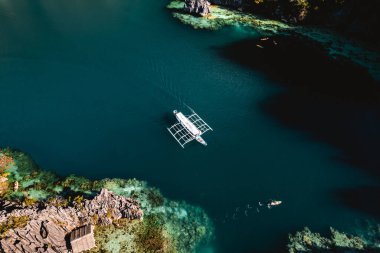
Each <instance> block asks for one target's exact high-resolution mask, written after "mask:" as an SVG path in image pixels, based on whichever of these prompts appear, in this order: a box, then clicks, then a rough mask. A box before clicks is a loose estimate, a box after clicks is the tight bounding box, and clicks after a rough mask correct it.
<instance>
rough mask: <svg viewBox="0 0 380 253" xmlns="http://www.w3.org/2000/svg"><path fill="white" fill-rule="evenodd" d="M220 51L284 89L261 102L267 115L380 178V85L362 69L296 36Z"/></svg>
mask: <svg viewBox="0 0 380 253" xmlns="http://www.w3.org/2000/svg"><path fill="white" fill-rule="evenodd" d="M217 50H218V52H219V54H220V55H221V56H222V57H225V58H227V59H229V60H232V61H234V62H236V63H238V64H240V65H242V66H245V67H248V68H250V69H252V70H255V71H261V72H262V73H264V74H265V75H266V76H267V77H268V78H269V79H271V80H272V81H273V82H274V83H276V84H277V85H279V86H280V87H281V88H282V89H281V91H280V92H278V93H276V94H274V95H272V96H270V97H269V98H267V99H266V100H265V101H262V102H261V104H260V106H261V108H262V110H263V111H264V112H265V113H267V114H269V115H270V116H271V117H273V118H274V119H276V120H277V121H279V122H280V123H282V124H283V125H284V126H286V127H288V128H290V129H294V130H297V131H301V132H304V133H306V134H307V136H310V138H312V139H313V140H316V141H319V142H322V143H326V144H328V145H331V146H332V147H334V148H337V149H338V150H340V151H341V152H340V154H341V155H340V156H339V157H334V159H337V160H339V161H341V162H344V163H347V164H349V165H352V166H354V167H357V168H360V169H362V170H365V171H366V172H367V173H369V174H370V175H372V176H375V177H376V178H377V179H379V180H380V170H379V168H380V158H379V153H378V151H379V148H378V147H379V143H380V131H379V129H380V82H379V81H377V80H375V79H374V78H373V77H372V76H371V75H370V74H369V73H368V71H367V70H366V69H365V68H364V67H361V66H359V65H357V64H354V63H353V62H352V61H350V60H349V59H347V58H342V57H340V58H333V57H331V56H329V55H328V51H327V50H326V49H325V48H324V47H322V46H321V45H320V44H318V43H316V42H314V41H311V40H309V39H305V38H303V37H300V36H296V35H294V36H274V37H271V38H268V39H265V40H260V39H250V40H243V41H238V42H235V43H233V44H230V45H227V46H225V47H223V48H218V49H217ZM352 191H354V192H357V191H356V190H355V189H353V190H352ZM352 191H350V192H352ZM360 191H361V190H360V189H359V192H360ZM376 192H377V193H378V192H379V190H377V191H376ZM338 195H339V198H338V199H339V200H341V201H343V202H344V203H346V204H349V205H350V206H352V207H356V208H359V209H360V208H361V206H359V205H355V204H354V203H347V201H345V200H344V199H345V197H344V196H346V194H345V193H339V194H338ZM352 201H355V200H352ZM379 210H380V209H379V208H378V209H377V211H379ZM362 211H366V210H362ZM367 211H368V210H367Z"/></svg>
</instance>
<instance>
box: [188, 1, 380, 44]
mask: <svg viewBox="0 0 380 253" xmlns="http://www.w3.org/2000/svg"><path fill="white" fill-rule="evenodd" d="M209 1H210V3H211V4H215V5H222V6H226V7H230V8H233V9H238V10H240V11H243V12H245V13H252V14H255V15H260V16H262V17H265V18H270V19H275V20H279V21H282V22H285V23H289V24H301V25H313V26H318V27H326V28H330V29H333V30H335V31H339V32H341V33H344V34H347V35H349V36H351V37H356V38H359V39H361V40H365V41H366V42H367V43H368V42H369V43H372V44H374V45H376V43H377V42H379V38H380V32H379V29H378V27H379V25H380V16H379V15H378V14H379V12H380V2H379V1H372V0H365V1H362V0H332V1H321V0H209ZM193 2H196V4H197V5H202V3H204V2H207V1H206V0H193ZM192 13H194V11H193V12H192Z"/></svg>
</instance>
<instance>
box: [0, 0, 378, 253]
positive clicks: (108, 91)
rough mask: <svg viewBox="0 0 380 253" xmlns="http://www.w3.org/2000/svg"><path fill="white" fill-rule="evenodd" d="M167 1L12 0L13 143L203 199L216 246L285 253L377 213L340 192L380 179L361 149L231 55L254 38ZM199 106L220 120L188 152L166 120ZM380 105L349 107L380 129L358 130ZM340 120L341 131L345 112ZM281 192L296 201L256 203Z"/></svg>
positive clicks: (100, 173)
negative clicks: (360, 156)
mask: <svg viewBox="0 0 380 253" xmlns="http://www.w3.org/2000/svg"><path fill="white" fill-rule="evenodd" d="M166 4H167V2H165V1H163V2H160V1H153V0H144V1H136V0H127V1H125V0H103V1H100V0H81V1H59V0H53V1H52V0H41V1H32V0H30V1H27V0H0V89H1V93H0V97H1V99H0V111H1V121H0V122H1V124H0V145H1V146H11V147H16V148H18V149H21V150H23V151H26V152H28V153H30V154H31V155H32V156H33V157H34V158H35V160H36V161H37V162H38V163H39V164H40V165H41V166H42V167H44V168H46V169H52V170H54V171H56V172H57V173H59V174H61V175H67V174H70V173H76V174H79V175H83V176H87V177H91V178H101V177H123V178H130V177H136V178H139V179H143V180H147V181H148V182H149V183H150V184H151V185H154V186H156V187H158V188H160V189H161V190H162V191H163V193H164V194H165V195H166V196H168V197H170V198H173V199H183V200H185V201H187V202H189V203H192V204H196V205H200V206H202V207H203V208H204V209H205V210H206V211H207V212H208V214H209V215H210V217H211V218H212V219H213V221H214V224H215V228H216V231H215V240H214V242H213V243H212V245H209V246H208V247H209V250H210V251H214V252H269V251H275V252H278V250H279V249H283V248H284V245H285V242H286V237H287V234H288V233H289V232H294V231H295V230H297V229H300V228H302V227H303V226H309V227H310V228H312V229H313V230H317V231H321V232H324V231H326V230H327V229H328V227H329V226H334V227H337V228H338V229H347V230H352V229H353V226H354V225H355V224H356V223H357V221H360V220H362V219H366V218H368V217H370V216H369V215H368V212H365V211H366V210H360V209H357V208H353V207H352V206H349V205H346V203H344V201H342V200H341V199H340V198H338V197H336V194H335V193H336V192H340V191H345V190H349V189H355V188H360V187H362V186H375V187H376V186H378V180H377V177H374V176H373V174H370V173H368V170H364V169H366V168H367V167H366V166H361V164H362V163H347V162H343V161H342V160H347V159H348V160H349V158H350V157H348V158H347V157H345V158H347V159H338V158H339V157H342V156H345V155H347V154H346V153H345V151H347V150H344V147H345V145H344V142H340V143H339V144H341V145H335V144H336V143H334V142H329V141H326V138H323V136H322V137H320V138H315V137H316V136H314V135H313V134H312V133H310V131H311V132H312V131H314V132H315V129H310V128H307V129H303V130H306V131H297V130H298V128H296V127H293V126H292V125H291V124H286V123H285V124H283V123H284V120H283V119H282V118H281V117H276V114H275V113H269V112H268V110H265V109H263V104H266V103H267V102H268V101H272V100H273V99H276V95H278V94H281V93H282V92H284V89H286V87H284V86H283V85H282V83H283V82H285V81H286V80H281V78H275V79H274V78H272V77H271V76H270V75H268V73H267V72H265V71H263V70H262V69H260V68H255V67H253V68H252V67H247V66H245V65H244V64H239V63H238V62H237V61H234V60H231V59H229V58H228V57H225V56H223V55H222V54H221V53H220V50H223V48H225V47H228V46H229V45H231V43H236V42H238V41H240V40H242V39H244V38H246V37H247V36H250V37H252V36H253V37H254V34H252V33H250V34H249V35H248V34H247V33H244V32H243V31H239V30H237V29H233V28H231V29H225V30H222V31H218V32H209V31H197V30H193V29H191V28H190V27H187V26H184V25H181V24H180V23H178V21H177V20H175V19H173V18H172V17H171V14H170V13H169V12H168V11H167V10H166V9H165V5H166ZM186 105H188V106H190V107H192V108H193V109H195V110H196V111H197V112H198V113H199V114H200V115H201V116H203V117H204V118H205V120H206V121H207V122H208V123H209V124H210V125H211V127H213V128H214V132H211V133H207V134H206V135H205V140H206V141H207V142H208V144H209V145H208V146H207V148H205V147H203V146H201V145H198V144H196V143H193V144H190V145H188V147H187V148H186V149H184V150H183V149H181V148H180V147H179V146H178V144H176V142H175V140H174V139H173V138H172V137H171V136H170V135H169V133H168V132H167V130H166V127H167V126H169V125H170V124H171V123H172V122H173V120H174V118H173V115H172V114H171V111H172V110H173V109H179V110H183V111H186V110H187V107H186ZM299 107H300V108H302V104H299ZM350 108H351V107H344V106H343V107H342V108H341V110H342V111H344V110H348V109H350ZM355 108H356V107H355ZM375 108H378V107H375ZM351 109H352V108H351ZM326 111H328V109H326V108H321V109H320V110H319V109H316V110H315V111H312V112H310V113H311V115H314V114H315V115H320V114H324V113H326ZM378 112H379V111H378V109H373V110H369V109H363V110H356V111H355V110H353V111H352V114H351V111H349V112H347V114H348V115H354V116H355V115H357V114H360V115H365V117H364V118H366V119H368V122H365V123H369V124H368V125H371V129H370V131H369V132H368V131H367V130H366V129H365V125H364V126H362V125H360V124H359V123H358V122H355V121H354V120H353V121H352V122H351V123H352V125H351V123H350V121H348V123H347V124H348V125H347V128H345V131H348V133H350V134H351V133H353V138H354V136H355V134H354V133H356V134H359V133H363V134H364V133H366V134H369V135H370V133H372V134H374V136H375V138H374V139H373V138H372V139H371V136H367V137H368V140H376V138H378V137H379V135H378V134H377V132H376V126H378V125H377V124H378V115H380V114H378ZM355 113H356V114H355ZM338 114H339V111H338ZM285 115H286V114H285ZM301 115H302V114H301ZM373 115H375V116H373ZM376 115H377V116H376ZM293 116H297V115H293ZM353 119H355V117H354V118H353ZM299 120H300V121H301V122H302V120H303V118H302V117H300V118H299ZM304 120H305V122H304V123H305V125H307V124H306V121H308V120H310V118H305V119H304ZM329 122H330V123H329V124H331V125H329V124H327V125H328V127H327V128H326V127H325V129H327V132H328V131H329V129H330V128H329V127H331V133H332V134H333V133H334V131H336V126H337V125H334V124H335V123H336V121H334V120H331V121H329ZM372 123H374V125H373V124H372ZM356 125H359V126H358V127H356ZM352 129H354V130H355V131H351V130H352ZM308 130H309V131H308ZM350 131H351V132H350ZM323 133H324V134H326V131H325V132H322V134H323ZM331 133H330V134H331ZM364 135H365V134H364ZM317 137H319V136H317ZM354 139H355V141H356V138H354ZM364 140H367V139H364ZM346 141H347V142H350V141H349V139H348V140H346ZM369 143H370V144H371V145H372V142H370V141H369ZM358 145H359V146H360V145H363V147H368V145H367V146H366V142H365V141H364V142H358ZM371 147H372V146H371ZM377 147H378V146H377ZM371 150H373V156H371V157H374V156H375V155H376V153H377V152H376V146H375V148H374V149H371ZM378 150H379V149H377V151H378ZM348 155H350V156H352V155H353V154H352V153H348ZM373 159H374V160H373V161H374V162H373V164H378V160H376V159H377V158H373ZM350 164H351V165H350ZM373 164H372V165H373ZM362 167H363V168H364V169H362ZM269 198H276V199H280V200H282V201H283V202H284V204H283V205H282V206H280V207H278V208H275V209H272V210H262V211H261V212H259V213H257V212H256V211H254V210H249V212H247V215H246V214H244V213H243V210H246V209H245V207H246V206H247V205H248V204H250V205H255V204H257V203H258V201H265V200H267V199H269ZM367 211H368V210H367ZM234 213H235V215H234Z"/></svg>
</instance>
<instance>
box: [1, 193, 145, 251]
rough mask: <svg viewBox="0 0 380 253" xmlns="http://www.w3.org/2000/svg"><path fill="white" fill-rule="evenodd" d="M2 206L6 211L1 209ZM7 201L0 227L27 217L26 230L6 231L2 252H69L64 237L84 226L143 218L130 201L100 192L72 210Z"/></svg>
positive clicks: (134, 202)
mask: <svg viewBox="0 0 380 253" xmlns="http://www.w3.org/2000/svg"><path fill="white" fill-rule="evenodd" d="M1 204H4V205H5V206H6V207H7V208H3V206H1ZM10 206H11V205H10V203H9V202H2V203H0V210H1V211H0V224H1V223H4V222H6V221H7V220H8V219H9V218H10V217H21V216H24V217H25V216H27V217H29V222H28V223H27V224H26V226H25V227H20V228H14V229H9V230H8V231H7V232H6V233H4V234H3V235H2V237H0V239H1V240H0V252H1V249H2V250H3V251H4V252H5V253H11V252H12V253H13V252H24V253H29V252H52V253H53V252H55V253H57V252H68V248H67V241H66V239H67V238H66V236H67V235H68V234H69V233H70V232H71V231H72V230H73V229H75V228H76V227H79V226H81V225H84V224H93V225H108V224H111V223H112V222H113V221H115V220H118V219H120V218H128V219H130V220H134V219H142V217H143V211H142V210H141V208H140V204H139V203H138V202H137V201H136V200H134V199H131V198H126V197H122V196H117V195H115V194H113V193H112V192H111V191H108V190H106V189H102V191H101V192H100V194H99V195H97V196H96V197H95V198H94V199H92V200H84V201H83V203H81V204H78V205H77V206H74V207H70V206H69V207H57V206H54V205H46V206H44V207H43V208H42V209H41V207H37V205H34V206H30V207H24V208H22V209H21V208H19V207H20V206H18V205H14V208H10Z"/></svg>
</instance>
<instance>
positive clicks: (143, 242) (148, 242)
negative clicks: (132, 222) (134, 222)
mask: <svg viewBox="0 0 380 253" xmlns="http://www.w3.org/2000/svg"><path fill="white" fill-rule="evenodd" d="M135 243H136V246H137V248H138V250H139V251H140V252H146V253H150V252H167V253H174V252H176V251H175V247H174V245H173V243H172V242H171V241H170V240H169V239H168V238H167V235H166V233H165V230H164V222H163V219H162V218H160V216H158V215H148V216H146V217H145V218H144V221H143V224H142V226H140V227H139V228H138V230H137V233H136V238H135Z"/></svg>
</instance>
